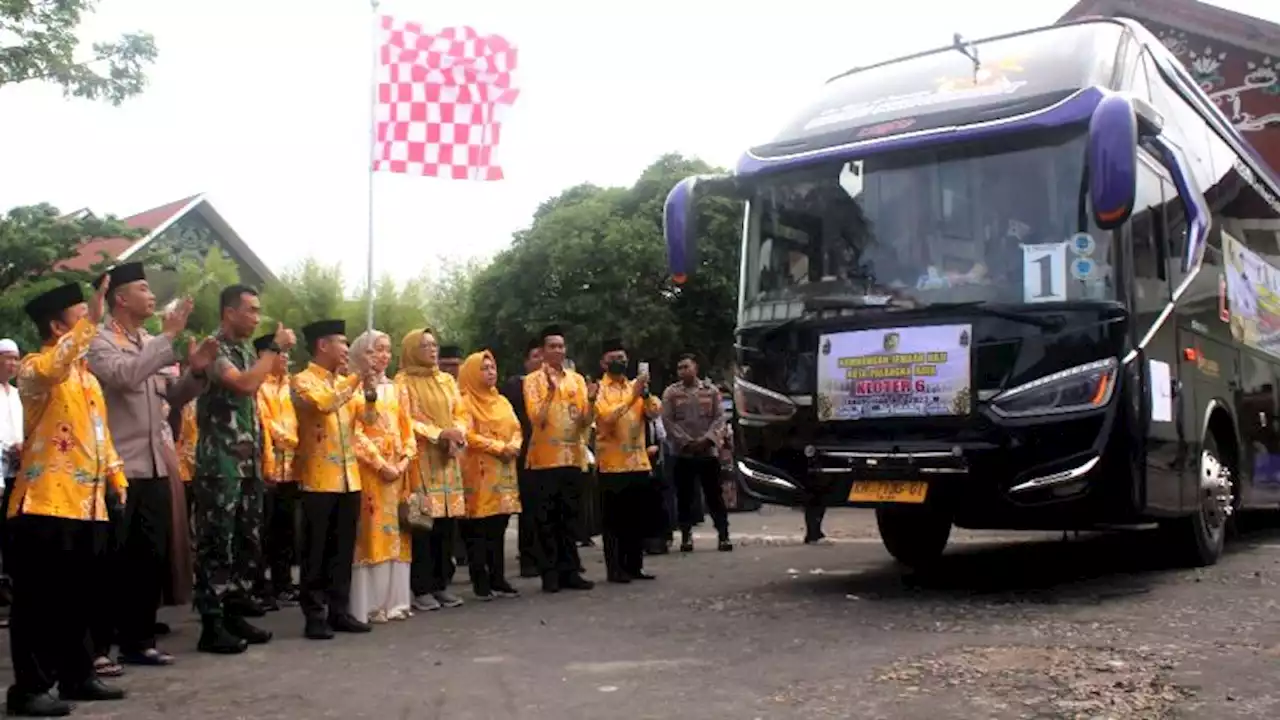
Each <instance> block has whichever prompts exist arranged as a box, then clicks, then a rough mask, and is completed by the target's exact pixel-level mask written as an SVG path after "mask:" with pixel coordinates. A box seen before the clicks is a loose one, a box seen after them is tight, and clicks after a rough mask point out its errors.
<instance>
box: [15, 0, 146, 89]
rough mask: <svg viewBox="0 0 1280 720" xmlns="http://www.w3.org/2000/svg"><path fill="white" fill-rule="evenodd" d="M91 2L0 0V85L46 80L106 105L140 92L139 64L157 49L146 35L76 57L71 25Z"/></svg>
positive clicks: (132, 36)
mask: <svg viewBox="0 0 1280 720" xmlns="http://www.w3.org/2000/svg"><path fill="white" fill-rule="evenodd" d="M95 5H96V3H95V2H93V0H57V1H56V2H54V1H53V0H39V1H37V2H32V0H0V38H3V40H0V87H3V86H4V85H14V84H17V83H21V82H26V81H28V80H34V81H43V82H51V83H54V84H56V85H59V86H61V87H62V89H63V92H64V94H66V95H67V96H68V97H79V98H85V99H88V100H104V101H106V102H109V103H111V104H112V105H119V104H120V103H122V102H124V101H125V100H126V99H127V98H130V97H133V96H134V95H137V94H139V93H141V92H142V91H143V89H144V88H145V87H146V75H145V74H144V68H145V67H146V66H147V65H150V64H151V63H153V62H154V61H155V59H156V54H157V51H156V44H155V39H154V38H153V37H152V36H151V35H150V34H147V33H127V34H124V35H121V36H120V38H119V39H117V40H115V41H114V42H106V43H95V44H94V45H93V49H92V53H91V54H89V55H88V56H87V57H81V58H77V57H76V50H77V49H78V47H79V45H80V42H79V40H78V39H77V38H76V30H77V28H79V26H80V21H81V20H82V19H83V16H84V15H85V14H87V13H91V12H93V10H94V6H95Z"/></svg>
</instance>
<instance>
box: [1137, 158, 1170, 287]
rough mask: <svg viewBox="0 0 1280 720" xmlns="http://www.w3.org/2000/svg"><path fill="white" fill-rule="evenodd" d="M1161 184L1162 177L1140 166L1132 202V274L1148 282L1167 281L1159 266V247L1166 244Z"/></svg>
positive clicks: (1146, 166) (1143, 165)
mask: <svg viewBox="0 0 1280 720" xmlns="http://www.w3.org/2000/svg"><path fill="white" fill-rule="evenodd" d="M1160 183H1161V178H1160V175H1159V174H1158V173H1156V172H1155V171H1154V170H1152V169H1151V167H1150V166H1149V165H1148V164H1147V163H1146V162H1145V161H1142V162H1139V163H1138V186H1137V194H1136V196H1135V198H1134V202H1133V272H1134V274H1135V275H1137V276H1138V277H1139V278H1144V279H1149V280H1164V279H1165V274H1166V273H1165V269H1164V268H1163V267H1161V263H1160V255H1161V252H1160V250H1161V248H1160V243H1162V242H1163V241H1164V233H1163V226H1164V210H1163V207H1162V205H1163V202H1164V199H1163V196H1162V195H1161V189H1160ZM1156 218H1159V222H1156Z"/></svg>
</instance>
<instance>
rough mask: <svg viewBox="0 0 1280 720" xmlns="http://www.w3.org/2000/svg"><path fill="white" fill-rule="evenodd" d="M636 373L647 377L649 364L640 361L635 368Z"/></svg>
mask: <svg viewBox="0 0 1280 720" xmlns="http://www.w3.org/2000/svg"><path fill="white" fill-rule="evenodd" d="M636 372H638V373H639V374H641V375H648V374H649V362H648V361H647V360H641V361H640V365H639V367H637V368H636Z"/></svg>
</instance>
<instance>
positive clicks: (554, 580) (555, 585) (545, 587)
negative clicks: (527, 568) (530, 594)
mask: <svg viewBox="0 0 1280 720" xmlns="http://www.w3.org/2000/svg"><path fill="white" fill-rule="evenodd" d="M542 592H544V593H558V592H560V577H559V576H557V575H556V574H555V573H545V574H544V575H543V576H542Z"/></svg>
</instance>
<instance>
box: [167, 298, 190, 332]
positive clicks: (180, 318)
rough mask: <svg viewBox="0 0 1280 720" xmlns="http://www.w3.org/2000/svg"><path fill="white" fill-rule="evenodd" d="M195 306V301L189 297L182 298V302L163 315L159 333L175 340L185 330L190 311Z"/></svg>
mask: <svg viewBox="0 0 1280 720" xmlns="http://www.w3.org/2000/svg"><path fill="white" fill-rule="evenodd" d="M195 306H196V304H195V301H194V300H192V299H191V298H190V297H184V298H182V301H181V302H179V303H178V305H177V306H176V307H174V308H173V309H172V310H170V311H169V312H167V313H165V314H164V316H163V317H162V319H161V320H160V328H161V329H160V332H161V333H162V334H164V335H168V336H169V337H170V338H176V337H177V336H178V334H179V333H181V332H182V331H183V330H185V329H186V328H187V320H188V318H190V317H191V311H192V310H193V309H195Z"/></svg>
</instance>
